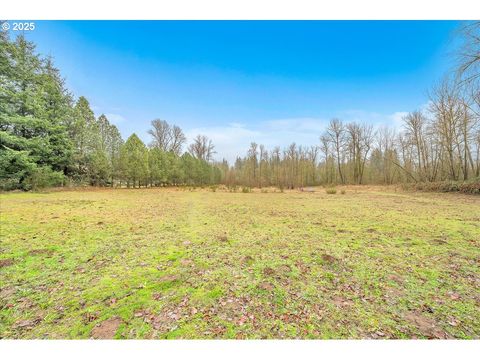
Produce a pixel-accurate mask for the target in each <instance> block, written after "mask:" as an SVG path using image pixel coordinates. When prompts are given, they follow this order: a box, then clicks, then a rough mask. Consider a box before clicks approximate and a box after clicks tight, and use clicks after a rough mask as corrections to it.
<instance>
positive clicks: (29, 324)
mask: <svg viewBox="0 0 480 360" xmlns="http://www.w3.org/2000/svg"><path fill="white" fill-rule="evenodd" d="M41 321H42V318H40V317H36V318H34V319H29V320H18V321H17V322H15V324H13V328H14V329H21V330H31V329H33V328H34V327H35V326H37V325H38V324H39V323H40V322H41Z"/></svg>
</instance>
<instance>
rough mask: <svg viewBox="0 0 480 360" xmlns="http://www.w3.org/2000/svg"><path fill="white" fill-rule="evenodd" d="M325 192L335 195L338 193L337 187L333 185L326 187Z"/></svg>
mask: <svg viewBox="0 0 480 360" xmlns="http://www.w3.org/2000/svg"><path fill="white" fill-rule="evenodd" d="M325 192H326V193H327V194H329V195H334V194H336V193H337V189H336V188H333V187H332V188H327V189H325Z"/></svg>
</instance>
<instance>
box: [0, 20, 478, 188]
mask: <svg viewBox="0 0 480 360" xmlns="http://www.w3.org/2000/svg"><path fill="white" fill-rule="evenodd" d="M462 39H463V46H462V47H461V48H460V50H459V51H458V54H457V55H458V59H457V60H458V67H457V68H456V70H455V71H452V72H451V73H449V74H447V75H446V76H445V77H444V78H443V79H442V80H441V81H440V82H439V83H438V84H436V85H435V86H433V87H432V89H431V90H430V91H429V103H428V107H427V108H426V109H418V110H414V111H412V112H411V113H409V114H407V115H406V116H405V117H403V119H402V127H401V128H400V129H397V130H395V129H393V128H388V127H382V128H374V127H373V126H372V125H369V124H367V123H359V122H347V123H346V122H344V121H342V120H340V119H332V120H331V121H330V123H329V124H328V126H327V128H326V129H325V131H324V132H323V133H322V134H319V142H318V144H317V145H313V146H308V147H305V146H301V145H297V144H295V143H292V144H291V145H290V146H288V147H286V148H284V149H281V148H280V147H274V148H273V149H266V148H265V146H263V145H261V144H257V143H251V145H250V148H249V149H248V151H247V154H246V155H245V156H244V157H240V156H239V157H237V159H236V161H235V162H234V163H233V164H229V163H228V162H227V161H226V160H223V161H221V162H217V161H214V158H213V157H214V154H215V153H216V152H215V146H214V145H213V143H212V141H211V140H210V139H208V138H207V137H206V136H204V135H198V136H197V137H196V138H195V139H194V140H193V142H192V143H190V144H187V139H186V136H185V134H184V133H183V131H182V129H181V128H180V127H178V126H176V125H170V124H169V123H168V122H166V121H165V120H161V119H155V120H153V121H152V122H151V129H150V130H149V131H148V134H149V135H150V136H151V139H152V141H151V143H150V144H148V145H146V144H145V143H144V142H143V141H142V140H141V139H140V138H139V137H138V136H137V135H136V134H132V135H131V136H130V137H128V139H127V140H126V141H124V140H123V139H122V136H121V134H120V132H119V130H118V128H117V127H116V126H115V125H114V124H112V123H110V121H109V120H108V118H107V117H106V116H105V115H100V116H99V117H98V118H97V117H95V115H94V112H93V111H92V109H91V107H90V104H89V102H88V100H87V99H86V98H85V97H83V96H80V97H79V98H78V99H76V100H75V99H74V96H73V95H72V94H71V93H70V92H69V91H68V89H66V86H65V82H64V80H63V78H62V77H61V75H60V72H59V70H58V69H57V68H55V66H54V64H53V61H52V59H51V58H49V57H47V58H43V57H41V56H40V55H38V54H37V53H36V52H35V45H34V44H33V43H32V42H29V41H27V40H26V39H25V38H24V37H23V36H17V37H16V38H15V39H12V40H10V39H9V38H8V37H7V35H6V33H0V188H1V189H4V190H11V189H27V190H28V189H31V188H36V187H41V186H54V185H65V184H66V183H72V184H74V185H75V184H76V185H81V184H88V185H94V186H127V187H140V186H166V185H207V184H219V183H223V184H226V185H244V186H252V187H253V186H255V187H263V186H278V187H285V188H295V187H303V186H310V185H321V184H395V183H409V182H410V183H425V182H438V181H444V180H451V181H467V180H473V181H478V179H479V177H480V75H479V74H480V40H479V39H480V22H473V23H468V24H467V25H465V26H464V27H463V28H462ZM184 149H185V150H186V151H185V150H184Z"/></svg>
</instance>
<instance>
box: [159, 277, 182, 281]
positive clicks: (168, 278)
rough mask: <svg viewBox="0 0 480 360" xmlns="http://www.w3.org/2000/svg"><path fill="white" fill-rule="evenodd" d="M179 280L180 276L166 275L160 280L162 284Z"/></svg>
mask: <svg viewBox="0 0 480 360" xmlns="http://www.w3.org/2000/svg"><path fill="white" fill-rule="evenodd" d="M178 279H180V277H179V276H178V275H165V276H162V277H161V278H160V279H159V280H160V281H161V282H168V281H177V280H178Z"/></svg>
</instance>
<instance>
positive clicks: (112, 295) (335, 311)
mask: <svg viewBox="0 0 480 360" xmlns="http://www.w3.org/2000/svg"><path fill="white" fill-rule="evenodd" d="M0 201H1V203H0V205H1V239H0V240H1V243H0V265H1V268H0V289H1V290H0V338H27V339H28V338H89V337H92V336H96V331H98V330H105V329H106V327H107V324H108V323H109V321H111V322H112V324H114V325H112V328H111V329H110V333H108V331H106V332H105V333H104V334H103V336H105V337H115V338H161V339H163V338H168V339H172V338H189V339H191V338H194V339H198V338H234V339H235V338H239V339H243V338H306V339H309V338H479V337H480V315H479V314H480V295H479V294H480V293H479V281H480V270H479V259H480V198H479V197H475V196H466V195H459V194H434V193H415V194H411V193H406V192H401V193H394V192H388V191H384V190H379V189H368V188H354V189H353V188H352V189H348V191H347V193H346V194H344V195H342V196H331V195H328V194H326V193H325V192H324V191H321V190H317V191H316V192H314V193H303V192H296V191H286V192H285V193H281V192H268V193H265V192H261V191H260V190H254V191H253V192H247V193H243V191H242V192H231V191H229V190H221V189H220V188H219V189H217V188H216V189H215V191H211V189H205V190H195V191H190V190H189V189H185V191H183V190H179V189H144V190H143V189H142V190H138V189H135V190H133V189H132V190H126V189H124V190H86V191H71V192H52V193H44V194H39V193H10V194H1V195H0ZM112 319H113V320H112ZM115 319H116V320H115ZM118 319H120V320H118Z"/></svg>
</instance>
